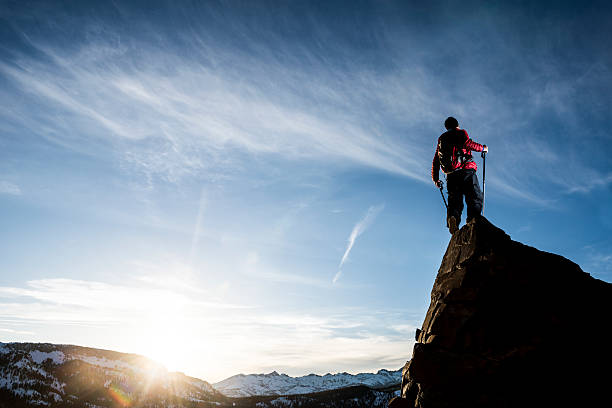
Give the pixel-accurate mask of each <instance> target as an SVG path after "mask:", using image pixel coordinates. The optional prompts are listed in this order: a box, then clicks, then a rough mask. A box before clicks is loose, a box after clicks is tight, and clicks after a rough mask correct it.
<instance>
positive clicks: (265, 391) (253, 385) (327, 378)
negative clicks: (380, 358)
mask: <svg viewBox="0 0 612 408" xmlns="http://www.w3.org/2000/svg"><path fill="white" fill-rule="evenodd" d="M401 380H402V371H401V370H397V371H388V370H379V371H378V372H377V373H375V374H374V373H361V374H349V373H339V374H325V375H323V376H321V375H315V374H310V375H306V376H303V377H290V376H288V375H286V374H278V373H277V372H276V371H274V372H272V373H270V374H249V375H244V374H238V375H235V376H233V377H230V378H227V379H225V380H223V381H220V382H218V383H215V384H213V387H215V389H217V390H218V391H221V392H222V393H223V394H225V395H227V396H230V397H250V396H253V395H294V394H309V393H313V392H321V391H328V390H333V389H338V388H344V387H351V386H355V385H365V386H368V387H370V388H387V387H391V386H394V385H399V383H400V382H401Z"/></svg>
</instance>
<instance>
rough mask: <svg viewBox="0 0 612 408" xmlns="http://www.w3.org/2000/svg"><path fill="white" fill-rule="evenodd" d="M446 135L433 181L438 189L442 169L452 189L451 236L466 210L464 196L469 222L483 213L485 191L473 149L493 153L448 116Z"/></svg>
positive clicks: (436, 157)
mask: <svg viewBox="0 0 612 408" xmlns="http://www.w3.org/2000/svg"><path fill="white" fill-rule="evenodd" d="M444 127H445V128H446V132H444V133H442V135H440V137H439V138H438V145H437V146H436V154H435V155H434V158H433V164H432V166H431V178H432V179H433V182H434V183H435V184H436V186H437V187H438V188H440V187H442V181H440V178H439V177H440V170H439V169H440V168H442V171H443V172H444V173H445V174H446V183H447V189H448V210H447V213H446V225H447V226H448V230H449V231H450V233H451V234H454V233H455V232H457V230H458V229H459V224H460V223H461V212H462V211H463V196H465V202H466V204H467V222H470V221H471V220H472V219H473V218H474V217H477V216H479V215H480V213H481V212H482V199H483V198H482V191H480V186H479V185H478V178H477V177H476V169H477V166H476V162H474V159H473V158H472V153H471V151H472V150H475V151H477V152H482V151H484V152H485V153H486V152H488V151H489V149H488V148H487V146H486V145H481V144H478V143H476V142H474V141H473V140H471V139H470V137H469V136H468V134H467V132H466V131H465V130H464V129H460V128H459V122H458V121H457V119H455V118H453V117H452V116H451V117H448V118H447V119H446V120H445V121H444Z"/></svg>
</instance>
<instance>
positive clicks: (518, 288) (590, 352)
mask: <svg viewBox="0 0 612 408" xmlns="http://www.w3.org/2000/svg"><path fill="white" fill-rule="evenodd" d="M611 313H612V284H610V283H606V282H604V281H601V280H598V279H595V278H593V277H591V276H590V275H589V274H588V273H585V272H583V271H582V270H581V269H580V267H579V266H578V265H576V264H575V263H573V262H571V261H569V260H567V259H565V258H563V257H561V256H559V255H554V254H551V253H547V252H542V251H539V250H537V249H535V248H532V247H528V246H525V245H523V244H521V243H518V242H515V241H512V240H511V239H510V237H509V236H508V235H506V234H505V233H504V232H503V231H502V230H500V229H498V228H497V227H495V226H493V225H492V224H491V223H490V222H489V221H487V220H486V219H485V218H480V219H478V220H476V221H474V222H472V223H470V224H468V225H466V226H464V227H463V228H462V229H461V230H460V231H459V232H457V233H456V234H455V235H454V236H453V237H452V238H451V241H450V243H449V245H448V249H447V250H446V254H445V255H444V259H443V261H442V265H441V266H440V270H439V271H438V275H437V277H436V281H435V283H434V287H433V290H432V293H431V304H430V306H429V310H428V311H427V316H426V317H425V321H424V322H423V326H422V328H421V329H420V330H417V333H416V340H417V343H416V344H415V346H414V351H413V357H412V359H411V360H410V361H409V362H408V363H407V364H406V366H405V367H404V370H403V378H402V398H398V399H395V400H393V401H392V402H391V403H390V406H391V407H411V408H412V407H419V408H441V407H454V408H460V407H471V408H474V407H496V408H500V407H535V406H539V407H603V406H612V402H611V401H612V398H610V395H612V394H611V392H610V390H608V388H607V387H609V384H610V370H611V369H612V366H611V365H610V363H611V358H610V357H611V351H610V349H611V347H612V336H611V334H612V318H611Z"/></svg>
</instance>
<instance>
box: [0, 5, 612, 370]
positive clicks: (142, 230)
mask: <svg viewBox="0 0 612 408" xmlns="http://www.w3.org/2000/svg"><path fill="white" fill-rule="evenodd" d="M177 3H178V4H177ZM0 10H1V11H0V18H1V24H0V27H1V28H0V41H1V47H0V55H1V56H2V58H1V62H0V82H1V84H2V86H1V87H0V100H1V101H2V104H1V108H0V118H1V120H0V211H1V214H2V216H1V217H0V239H1V240H2V245H1V246H0V306H1V307H0V341H44V342H54V343H71V344H80V345H84V346H92V347H101V348H108V349H114V350H119V351H126V352H136V353H141V354H145V355H147V356H150V357H152V358H154V359H156V360H158V361H160V362H162V363H164V364H166V365H167V366H168V367H169V368H170V369H172V370H180V371H184V372H186V373H187V374H190V375H194V376H198V377H201V378H203V379H205V380H208V381H219V380H221V379H223V378H225V377H227V376H230V375H233V374H236V373H239V372H244V373H251V372H269V371H272V370H277V371H279V372H286V373H288V374H290V375H303V374H308V373H311V372H314V373H318V374H324V373H326V372H340V371H349V372H358V371H375V370H377V369H380V368H390V369H395V368H399V367H400V366H401V365H402V364H403V363H404V362H405V360H406V359H408V358H409V357H410V353H411V351H412V344H413V338H414V329H415V327H418V326H420V323H421V322H422V319H423V317H424V313H425V311H426V309H427V307H428V304H429V294H430V290H431V285H432V283H433V280H434V278H435V275H436V272H437V268H438V266H439V264H440V261H441V258H442V255H443V254H444V250H445V248H446V245H447V243H448V239H449V235H448V231H447V230H446V229H445V228H444V225H445V221H444V217H445V214H444V207H443V203H442V201H441V198H440V194H439V192H438V191H437V190H436V189H435V187H434V186H433V184H432V183H431V181H430V178H429V177H430V176H429V174H430V166H431V159H432V156H433V151H434V145H435V141H436V138H437V136H439V134H440V133H441V132H442V131H443V125H442V124H443V121H444V119H445V118H446V117H447V116H449V115H453V116H455V117H457V118H458V119H459V122H460V126H461V127H463V128H465V129H466V130H467V131H468V133H469V134H470V135H471V136H472V138H473V139H474V140H476V141H477V142H480V143H484V144H487V145H488V146H489V147H490V154H489V155H488V160H487V188H486V204H485V215H486V216H487V217H488V218H489V219H490V220H491V221H492V222H493V223H495V224H496V225H497V226H499V227H500V228H502V229H504V230H505V231H506V232H507V233H508V234H510V235H511V236H512V237H513V238H514V239H516V240H519V241H521V242H523V243H525V244H528V245H532V246H535V247H537V248H539V249H541V250H545V251H550V252H555V253H558V254H561V255H563V256H565V257H567V258H569V259H571V260H573V261H574V262H576V263H578V264H579V265H580V266H581V267H582V268H583V269H584V270H585V271H587V272H589V273H591V274H592V275H593V276H595V277H597V278H599V279H603V280H606V281H610V280H611V278H612V239H611V238H610V233H611V232H612V205H610V202H611V199H612V159H611V157H612V146H611V143H610V142H611V141H612V136H610V131H609V129H610V126H609V120H610V119H609V114H610V112H611V109H610V108H611V106H612V96H611V95H612V92H611V91H612V54H611V53H610V51H609V47H608V46H607V44H608V41H609V38H611V36H612V33H611V31H612V26H610V24H609V20H610V17H611V15H610V14H611V13H610V7H609V6H608V5H606V4H605V3H604V2H600V3H599V2H588V4H582V3H581V4H578V3H575V4H574V3H573V2H572V3H570V2H567V3H566V2H551V3H548V4H547V3H546V2H537V3H532V2H512V5H508V4H506V3H504V2H482V3H479V2H461V4H460V5H459V4H458V3H457V2H435V1H434V2H428V3H427V5H423V4H422V3H421V2H394V1H373V2H361V1H357V2H294V1H278V2H262V1H258V2H233V1H224V2H212V1H210V2H203V4H197V5H194V4H193V3H191V2H121V1H115V2H85V1H83V2H21V1H20V2H12V1H10V2H9V1H3V2H2V7H0ZM480 160H481V159H480V158H479V159H478V161H479V164H480ZM478 175H479V177H481V172H480V170H479V173H478Z"/></svg>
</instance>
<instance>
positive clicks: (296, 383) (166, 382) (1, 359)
mask: <svg viewBox="0 0 612 408" xmlns="http://www.w3.org/2000/svg"><path fill="white" fill-rule="evenodd" d="M400 376H401V373H400V372H399V371H387V370H381V371H379V372H378V373H376V374H357V375H351V374H347V373H342V374H335V375H332V374H327V375H324V376H318V375H314V374H311V375H307V376H304V377H298V378H293V377H289V376H287V375H285V374H278V373H276V372H273V373H270V374H261V375H253V374H252V375H237V376H234V377H230V378H228V379H226V380H224V381H221V382H220V383H217V384H216V388H217V389H216V388H215V387H213V386H212V385H211V384H209V383H207V382H206V381H202V380H199V379H197V378H193V377H188V376H186V375H184V374H182V373H172V372H168V371H167V370H166V369H165V368H164V367H163V366H161V365H159V364H157V363H155V362H153V361H152V360H149V359H147V358H145V357H142V356H139V355H136V354H126V353H119V352H115V351H108V350H100V349H93V348H87V347H79V346H71V345H57V344H49V343H0V408H33V407H48V408H67V407H71V408H72V407H88V408H122V407H131V408H153V407H170V406H172V407H175V408H204V407H206V408H210V407H213V406H214V407H228V408H229V407H232V408H293V407H300V408H311V407H313V408H314V407H322V406H324V407H327V408H341V407H349V406H350V407H353V408H366V407H367V408H383V407H386V406H387V403H388V401H389V400H390V399H391V398H392V397H393V396H395V395H397V393H398V392H399V382H400ZM224 392H227V395H225V394H224Z"/></svg>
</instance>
